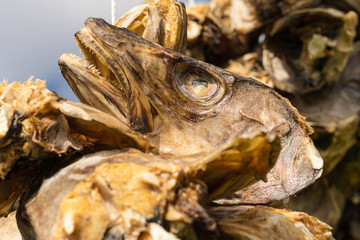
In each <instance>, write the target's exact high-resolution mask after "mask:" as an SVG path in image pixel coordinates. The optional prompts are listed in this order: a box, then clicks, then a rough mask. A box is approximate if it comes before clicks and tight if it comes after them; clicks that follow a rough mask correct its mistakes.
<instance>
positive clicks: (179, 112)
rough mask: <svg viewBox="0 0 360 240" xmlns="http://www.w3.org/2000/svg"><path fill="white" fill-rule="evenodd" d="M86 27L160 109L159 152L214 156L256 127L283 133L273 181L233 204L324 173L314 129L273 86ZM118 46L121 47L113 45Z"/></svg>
mask: <svg viewBox="0 0 360 240" xmlns="http://www.w3.org/2000/svg"><path fill="white" fill-rule="evenodd" d="M85 25H86V30H83V31H82V35H81V36H80V35H79V38H80V37H81V40H83V39H86V38H87V37H89V36H91V37H92V38H94V39H96V41H94V43H95V42H101V44H99V45H96V46H92V47H94V48H95V47H99V46H104V47H106V49H107V51H109V52H110V53H111V54H109V53H107V55H108V56H109V55H111V56H113V58H111V61H112V62H117V63H118V64H119V65H120V66H121V67H122V68H123V69H124V70H125V71H126V72H127V77H128V80H129V82H130V83H131V84H132V85H134V86H135V85H136V86H137V88H138V89H143V91H144V93H145V94H146V96H147V97H148V98H149V102H151V104H152V106H153V107H154V109H156V111H157V115H156V118H157V121H154V123H155V125H154V129H156V131H154V133H153V134H148V135H147V136H148V137H149V138H150V139H151V140H152V142H154V143H157V144H158V145H157V147H158V149H159V153H161V154H170V155H182V154H184V153H187V154H196V153H199V152H209V151H211V150H212V149H214V148H217V147H218V146H220V145H222V144H223V143H224V142H227V141H228V140H230V139H232V138H238V137H241V135H243V134H245V133H246V132H248V131H250V129H251V128H254V127H255V128H258V129H259V130H260V131H263V132H264V133H270V132H272V133H276V134H278V135H279V136H280V138H281V142H282V145H281V149H282V150H281V152H280V154H279V157H278V159H277V161H276V163H277V165H275V167H274V168H273V169H272V170H270V171H269V173H268V174H267V176H266V178H267V182H264V181H259V182H256V183H255V184H253V185H251V186H249V187H247V188H244V189H242V190H241V191H240V192H238V193H236V194H235V196H234V197H233V198H232V200H231V201H232V203H233V204H235V202H236V203H244V202H251V203H264V202H269V201H273V200H276V199H282V198H284V197H287V196H288V195H291V194H294V193H296V192H297V191H299V190H300V189H302V188H304V187H306V186H308V185H309V184H311V183H312V182H313V181H314V180H315V179H317V178H318V177H319V176H320V175H321V172H322V170H321V169H322V166H323V161H322V159H321V157H320V155H319V153H318V151H317V150H316V149H315V147H314V145H313V143H312V141H311V139H310V138H309V137H308V134H309V133H310V132H311V128H310V127H309V126H308V125H307V124H306V123H305V121H304V118H303V117H301V116H300V115H299V114H298V112H297V111H296V110H295V109H294V108H293V107H292V106H291V105H289V102H288V101H287V100H285V99H284V98H282V97H281V96H280V95H278V94H277V93H276V92H275V91H274V90H273V89H270V88H269V87H266V86H264V85H263V84H261V83H259V82H257V81H254V80H252V79H246V78H242V77H239V76H237V75H235V74H232V73H230V72H228V71H224V70H222V69H220V68H217V67H215V66H213V65H209V64H206V63H203V62H200V61H196V60H195V59H192V58H189V57H186V56H184V55H182V54H180V53H178V52H174V51H171V50H170V49H167V48H163V47H161V46H159V45H157V44H154V43H152V42H149V41H146V40H144V39H142V38H141V37H139V36H138V35H136V34H134V33H132V32H131V31H128V30H126V29H121V28H115V27H113V26H111V25H109V24H107V23H106V22H105V21H104V20H102V19H94V18H90V19H88V20H87V21H86V23H85ZM104 34H106V36H107V38H106V39H104V38H103V37H102V36H104ZM85 41H86V40H84V42H85ZM90 44H92V43H90ZM119 44H121V45H122V48H115V47H113V46H117V45H119ZM104 49H105V48H104ZM129 66H131V68H129ZM144 69H147V71H144ZM210 126H216V128H214V127H210ZM289 159H290V160H289ZM280 175H281V177H280ZM285 176H286V177H285ZM285 179H286V180H285ZM295 179H296V180H295ZM280 182H281V183H280ZM285 182H286V183H285ZM270 186H271V187H270ZM260 189H261V190H260ZM256 192H258V193H259V192H262V194H255V193H256ZM264 193H266V194H264ZM222 201H223V203H225V202H229V201H230V200H229V199H227V200H226V199H223V200H222Z"/></svg>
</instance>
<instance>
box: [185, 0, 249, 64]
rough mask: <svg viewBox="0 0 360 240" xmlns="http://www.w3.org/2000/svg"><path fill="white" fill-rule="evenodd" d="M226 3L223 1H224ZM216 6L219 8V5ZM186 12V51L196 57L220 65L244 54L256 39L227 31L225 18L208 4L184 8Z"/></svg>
mask: <svg viewBox="0 0 360 240" xmlns="http://www.w3.org/2000/svg"><path fill="white" fill-rule="evenodd" d="M225 2H226V1H225ZM221 7H222V5H221V6H218V8H220V9H223V8H221ZM186 11H187V15H188V26H187V35H188V38H187V45H188V48H187V51H186V54H187V55H188V56H191V57H193V58H195V59H198V60H201V61H206V62H208V63H213V64H216V65H221V64H223V62H224V61H227V60H228V59H229V58H232V57H235V56H239V55H240V54H243V53H245V52H246V51H248V50H249V48H250V47H251V45H252V44H251V43H253V42H255V41H256V40H255V39H254V36H253V35H251V34H250V35H243V34H239V33H238V32H235V31H228V28H227V25H226V21H223V19H218V18H217V17H216V16H215V15H214V14H213V13H212V11H211V10H210V7H209V5H203V4H199V5H191V6H188V7H187V8H186Z"/></svg>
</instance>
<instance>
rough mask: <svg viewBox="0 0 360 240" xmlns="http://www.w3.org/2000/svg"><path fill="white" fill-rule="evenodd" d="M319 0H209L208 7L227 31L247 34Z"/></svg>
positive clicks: (313, 4)
mask: <svg viewBox="0 0 360 240" xmlns="http://www.w3.org/2000/svg"><path fill="white" fill-rule="evenodd" d="M319 2H320V0H300V1H292V0H281V1H279V0H271V1H268V0H261V1H257V0H225V1H223V0H211V1H210V4H209V6H210V9H211V12H212V13H213V15H214V16H215V17H217V18H218V19H219V20H220V21H221V22H223V23H224V26H225V27H226V29H227V30H225V31H228V32H233V31H236V32H238V33H241V34H249V33H251V32H253V31H255V30H257V29H258V28H260V27H262V26H263V25H265V24H266V23H267V22H269V21H271V20H273V19H276V18H278V16H281V15H283V14H287V13H290V12H292V11H295V10H298V9H302V8H306V7H309V6H315V5H317V4H318V3H319Z"/></svg>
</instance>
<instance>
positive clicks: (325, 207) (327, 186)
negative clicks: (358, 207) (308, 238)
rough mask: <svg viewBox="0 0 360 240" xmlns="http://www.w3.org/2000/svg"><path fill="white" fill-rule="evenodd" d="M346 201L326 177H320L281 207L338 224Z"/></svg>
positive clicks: (335, 226) (334, 224)
mask: <svg viewBox="0 0 360 240" xmlns="http://www.w3.org/2000/svg"><path fill="white" fill-rule="evenodd" d="M345 203H346V197H345V195H344V194H343V193H342V192H341V191H340V190H339V189H338V188H337V187H336V186H335V185H334V184H332V183H329V181H328V179H326V178H321V179H319V180H318V181H316V182H315V183H314V184H312V185H311V186H309V187H308V188H306V189H304V190H303V191H302V192H301V194H299V196H292V197H290V200H289V202H288V203H286V204H283V207H286V208H288V209H291V210H294V211H301V212H305V213H307V214H309V215H311V216H314V217H316V218H318V219H320V220H321V221H323V222H326V223H327V224H329V225H330V226H332V227H333V228H334V229H335V230H336V228H337V226H338V223H339V220H340V218H341V215H342V212H343V210H344V207H345Z"/></svg>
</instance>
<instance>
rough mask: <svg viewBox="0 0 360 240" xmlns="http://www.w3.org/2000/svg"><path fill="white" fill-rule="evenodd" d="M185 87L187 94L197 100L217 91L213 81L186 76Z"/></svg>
mask: <svg viewBox="0 0 360 240" xmlns="http://www.w3.org/2000/svg"><path fill="white" fill-rule="evenodd" d="M185 87H186V89H187V91H188V93H189V94H192V95H194V97H198V98H206V97H207V96H210V95H213V94H214V93H215V92H216V90H217V84H216V83H215V82H214V81H211V80H209V79H205V78H200V77H197V76H193V75H191V76H188V78H187V80H186V84H185Z"/></svg>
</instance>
